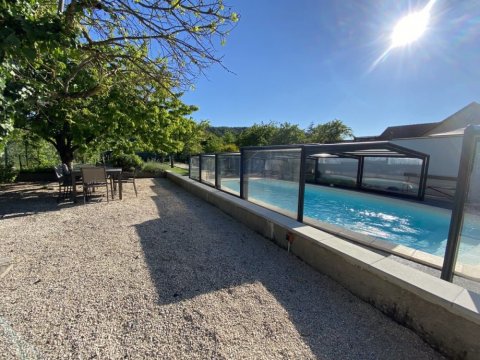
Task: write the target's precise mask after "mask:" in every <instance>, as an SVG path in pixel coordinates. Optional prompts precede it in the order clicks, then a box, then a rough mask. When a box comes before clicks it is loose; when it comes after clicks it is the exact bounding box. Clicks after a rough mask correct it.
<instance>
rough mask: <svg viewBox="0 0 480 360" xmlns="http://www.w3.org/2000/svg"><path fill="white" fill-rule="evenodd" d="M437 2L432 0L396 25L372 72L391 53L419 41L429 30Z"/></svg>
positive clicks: (371, 68) (372, 67)
mask: <svg viewBox="0 0 480 360" xmlns="http://www.w3.org/2000/svg"><path fill="white" fill-rule="evenodd" d="M435 2H436V0H430V1H429V2H428V3H427V5H425V7H424V8H423V9H422V10H420V11H417V12H413V13H411V14H408V15H406V16H405V17H403V18H402V19H400V21H398V23H397V24H396V25H395V27H394V28H393V31H392V35H391V37H390V39H391V43H390V47H388V48H387V49H386V50H385V51H384V52H383V54H382V55H380V56H379V57H378V58H377V60H375V61H374V62H373V64H372V66H371V67H370V71H372V70H373V69H375V68H376V67H377V65H378V64H379V63H380V62H382V61H383V60H385V59H386V58H387V56H388V55H389V54H390V52H391V51H392V50H393V49H395V48H399V47H403V46H406V45H409V44H411V43H413V42H415V41H417V40H418V39H419V38H420V37H421V36H422V35H423V34H424V33H425V31H426V30H427V28H428V23H429V22H430V13H431V10H432V7H433V4H434V3H435Z"/></svg>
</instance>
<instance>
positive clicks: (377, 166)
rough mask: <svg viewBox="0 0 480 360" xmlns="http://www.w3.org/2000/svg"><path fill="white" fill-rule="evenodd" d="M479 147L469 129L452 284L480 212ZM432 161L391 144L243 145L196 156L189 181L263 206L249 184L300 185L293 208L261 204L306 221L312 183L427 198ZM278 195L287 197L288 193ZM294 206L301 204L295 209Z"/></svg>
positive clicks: (447, 271) (448, 264)
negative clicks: (466, 229) (468, 230)
mask: <svg viewBox="0 0 480 360" xmlns="http://www.w3.org/2000/svg"><path fill="white" fill-rule="evenodd" d="M479 144H480V126H469V127H468V128H467V129H466V130H465V135H464V143H463V149H462V157H461V161H460V169H459V175H458V179H457V190H456V195H455V201H454V207H453V213H452V220H451V224H450V231H449V236H448V242H447V247H446V253H445V257H444V266H443V269H442V278H443V279H445V280H449V281H451V280H452V278H453V269H455V262H456V257H457V253H458V248H459V244H460V242H461V241H471V239H469V238H466V237H462V227H463V219H464V217H471V216H473V217H478V214H479V211H480V205H479V204H480V200H479V195H478V194H479V193H480V188H479V189H477V188H478V187H479V185H478V184H480V170H479V167H480V165H479V163H480V156H479V152H480V145H479ZM428 163H429V155H428V154H424V153H421V152H418V151H415V150H412V149H408V148H405V147H402V146H399V145H396V144H393V143H391V142H388V141H381V142H358V143H338V144H303V145H289V146H258V147H243V148H241V150H240V153H219V154H200V155H195V156H191V157H190V166H189V177H190V178H191V179H193V180H197V181H200V182H202V183H204V184H207V185H209V186H212V187H215V188H217V189H219V190H222V191H225V192H228V193H230V194H232V195H235V196H238V197H240V198H242V199H244V200H247V201H253V202H256V203H257V204H258V201H255V200H254V199H253V198H250V197H249V190H251V189H250V186H249V182H250V181H251V180H252V181H253V180H255V181H264V182H272V183H274V182H278V181H279V180H281V181H282V183H284V184H288V186H289V189H290V190H291V189H292V187H294V189H296V190H295V191H294V193H295V194H298V195H296V196H295V197H294V198H291V197H290V198H289V199H288V201H289V203H290V206H289V208H290V209H289V210H288V211H286V210H285V208H283V207H275V206H271V205H270V204H264V203H259V205H262V206H265V207H267V208H270V209H271V210H274V211H277V212H280V213H283V214H284V215H287V216H289V217H292V218H294V219H296V220H297V221H299V222H303V217H304V216H303V211H304V199H305V184H306V183H310V184H318V185H326V186H334V187H341V188H347V189H348V188H350V189H355V190H360V191H364V192H365V191H366V192H376V193H382V194H386V195H390V196H400V197H408V198H413V199H418V200H423V199H424V197H425V189H426V183H427V175H428ZM469 185H472V186H469ZM469 189H470V191H469ZM297 190H298V191H297ZM277 191H279V192H280V193H281V191H282V189H281V188H279V189H277ZM292 203H295V204H296V206H293V207H292ZM293 208H294V209H295V210H293V211H292V209H293ZM469 236H471V234H469ZM479 265H480V264H479Z"/></svg>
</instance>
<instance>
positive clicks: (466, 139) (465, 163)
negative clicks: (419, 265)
mask: <svg viewBox="0 0 480 360" xmlns="http://www.w3.org/2000/svg"><path fill="white" fill-rule="evenodd" d="M479 142H480V126H479V125H470V126H468V127H467V128H466V129H465V132H464V136H463V145H462V155H461V156H460V166H459V168H458V178H457V179H458V180H457V187H456V190H455V198H454V202H453V208H452V217H451V220H450V228H449V231H448V240H447V246H446V248H445V256H444V258H443V267H442V274H441V278H442V279H443V280H447V281H450V282H451V281H453V273H454V270H455V265H456V262H457V256H458V249H459V247H460V241H461V239H460V236H461V231H462V226H463V218H464V208H465V202H466V201H467V196H468V192H469V187H470V180H471V179H470V177H471V173H472V169H473V164H474V161H475V158H474V156H475V153H476V147H477V146H479ZM477 161H480V159H477Z"/></svg>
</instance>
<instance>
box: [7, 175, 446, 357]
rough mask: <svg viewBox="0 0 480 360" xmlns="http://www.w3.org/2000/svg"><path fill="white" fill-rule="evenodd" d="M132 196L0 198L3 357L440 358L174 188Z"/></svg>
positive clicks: (40, 193)
mask: <svg viewBox="0 0 480 360" xmlns="http://www.w3.org/2000/svg"><path fill="white" fill-rule="evenodd" d="M127 186H128V185H127ZM127 186H126V187H127ZM138 187H139V196H138V198H135V194H134V193H133V189H131V188H126V189H125V195H124V199H123V201H119V200H115V201H112V202H110V203H107V202H106V201H105V200H103V201H99V202H92V203H91V204H87V205H83V203H79V204H78V205H72V204H68V203H60V204H57V202H56V200H55V198H54V197H52V192H53V190H48V189H44V188H42V186H39V185H24V186H18V185H17V186H15V187H9V188H4V189H3V192H2V191H1V190H0V257H3V256H7V257H9V258H11V259H12V260H13V261H14V267H13V269H12V270H11V271H10V272H9V273H8V274H7V275H6V276H5V277H4V278H3V279H1V280H0V354H1V355H0V358H2V359H16V358H18V359H36V358H41V359H43V358H44V359H70V358H72V359H92V358H99V359H119V358H131V359H152V358H159V359H174V358H189V359H190V358H193V359H195V358H198V359H252V358H255V359H279V358H280V359H281V358H285V359H287V358H288V359H315V358H317V359H436V358H439V357H440V356H439V355H438V354H437V353H435V352H434V351H433V350H432V349H431V348H430V347H428V346H427V345H426V344H425V343H424V342H423V341H422V340H421V339H420V338H418V337H417V336H416V335H415V334H414V333H413V332H411V331H410V330H408V329H406V328H404V327H402V326H400V325H398V324H396V323H395V322H393V321H391V320H390V319H389V318H387V317H386V316H384V315H383V314H382V313H380V312H379V311H377V310H375V309H374V308H373V307H371V306H370V305H368V304H366V303H364V302H363V301H360V300H359V299H357V298H356V297H355V296H353V295H351V294H350V293H349V292H348V291H346V290H345V289H344V288H342V287H341V286H339V285H338V284H337V283H335V282H333V281H332V280H330V279H329V278H327V277H326V276H323V275H322V274H319V273H318V272H316V271H314V270H313V269H311V268H310V267H308V266H307V265H305V264H304V263H302V262H301V261H300V260H298V259H297V258H295V257H293V256H291V255H289V254H287V252H286V251H285V250H283V249H280V248H279V247H277V246H275V245H274V244H273V243H271V242H269V241H268V240H266V239H264V238H262V237H261V236H259V235H257V234H256V233H254V232H252V231H251V230H249V229H247V228H246V227H244V226H243V225H241V224H240V223H238V222H237V221H235V220H233V219H232V218H230V217H228V216H226V215H225V214H223V213H222V212H220V211H219V210H218V209H216V208H214V207H212V206H210V205H208V204H206V203H204V202H202V201H201V200H199V199H198V198H195V197H193V196H191V195H190V194H188V193H186V192H185V191H184V190H182V189H181V188H179V187H177V186H176V185H174V184H172V183H170V182H169V181H168V180H165V179H162V180H149V179H145V180H138Z"/></svg>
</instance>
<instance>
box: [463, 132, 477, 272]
mask: <svg viewBox="0 0 480 360" xmlns="http://www.w3.org/2000/svg"><path fill="white" fill-rule="evenodd" d="M458 262H459V263H461V264H464V265H473V266H480V138H477V140H476V145H475V152H474V159H473V167H472V172H471V174H470V186H469V190H468V194H467V198H466V201H465V206H464V208H463V225H462V229H461V231H460V247H459V251H458V257H457V263H458Z"/></svg>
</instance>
